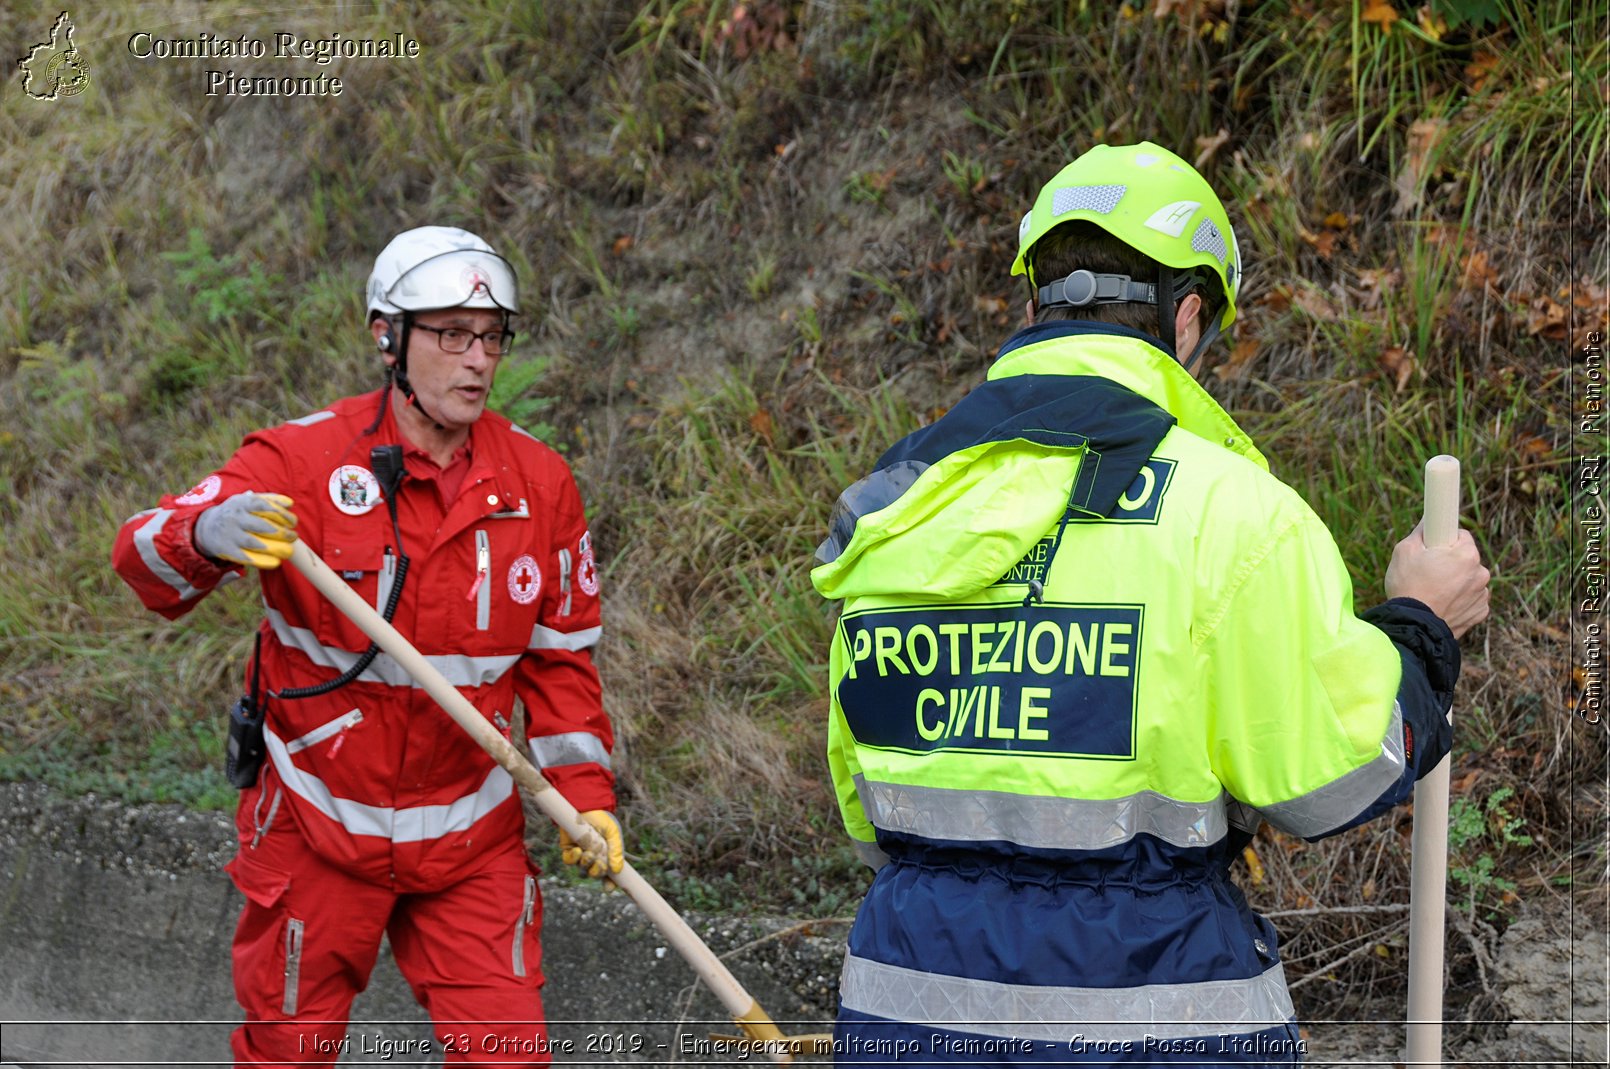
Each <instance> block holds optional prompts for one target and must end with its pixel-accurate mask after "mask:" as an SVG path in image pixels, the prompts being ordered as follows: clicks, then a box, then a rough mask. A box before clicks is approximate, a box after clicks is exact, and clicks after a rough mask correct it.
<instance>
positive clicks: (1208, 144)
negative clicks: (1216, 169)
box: [1195, 126, 1230, 171]
mask: <svg viewBox="0 0 1610 1069" xmlns="http://www.w3.org/2000/svg"><path fill="white" fill-rule="evenodd" d="M1229 140H1230V131H1229V130H1227V129H1225V128H1224V127H1222V126H1221V127H1219V132H1218V133H1216V134H1214V135H1213V136H1212V137H1199V138H1197V139H1196V148H1197V152H1196V160H1195V167H1196V169H1197V170H1199V171H1200V170H1201V169H1202V168H1203V166H1205V165H1206V164H1207V162H1208V161H1209V160H1211V159H1212V158H1213V157H1214V155H1215V154H1217V153H1218V151H1219V149H1221V148H1223V147H1224V146H1225V144H1226V143H1227V142H1228V141H1229Z"/></svg>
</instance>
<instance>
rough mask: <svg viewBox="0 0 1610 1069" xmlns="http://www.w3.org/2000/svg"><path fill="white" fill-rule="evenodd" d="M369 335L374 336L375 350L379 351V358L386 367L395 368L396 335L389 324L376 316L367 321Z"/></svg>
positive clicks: (383, 318)
mask: <svg viewBox="0 0 1610 1069" xmlns="http://www.w3.org/2000/svg"><path fill="white" fill-rule="evenodd" d="M369 333H370V334H371V335H373V336H374V339H375V348H377V349H379V350H380V358H381V359H382V360H384V361H385V362H386V366H387V367H393V366H395V365H396V363H397V352H396V345H397V335H396V334H395V333H393V332H392V329H391V323H390V322H388V321H387V320H386V318H385V317H384V316H376V317H375V318H373V319H371V320H370V321H369Z"/></svg>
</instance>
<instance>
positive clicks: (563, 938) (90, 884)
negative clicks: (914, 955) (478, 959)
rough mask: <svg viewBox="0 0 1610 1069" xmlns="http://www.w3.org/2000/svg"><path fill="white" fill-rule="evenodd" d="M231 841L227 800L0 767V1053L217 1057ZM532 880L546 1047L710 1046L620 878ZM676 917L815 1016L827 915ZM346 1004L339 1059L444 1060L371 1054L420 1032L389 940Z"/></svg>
mask: <svg viewBox="0 0 1610 1069" xmlns="http://www.w3.org/2000/svg"><path fill="white" fill-rule="evenodd" d="M233 852H234V830H233V827H232V825H231V824H230V822H229V821H228V819H226V818H225V817H223V816H222V815H217V814H201V815H198V814H195V813H186V812H185V811H183V810H181V809H179V808H177V807H172V806H134V807H130V806H125V805H123V804H120V803H113V802H108V801H105V800H101V799H96V798H94V797H86V798H78V799H71V800H68V799H63V798H60V797H58V796H55V795H53V794H51V793H50V792H48V791H47V790H45V789H44V788H41V787H38V786H34V785H26V784H0V879H3V880H4V890H3V892H0V1021H4V1022H5V1023H4V1026H3V1028H0V1061H4V1062H9V1063H15V1064H21V1065H27V1064H29V1063H30V1062H51V1063H54V1064H56V1065H61V1064H63V1063H66V1064H80V1065H90V1064H97V1063H107V1062H119V1063H123V1064H130V1063H133V1064H141V1063H144V1064H156V1063H161V1062H175V1061H182V1062H184V1063H185V1064H187V1065H211V1064H218V1065H227V1064H229V1063H228V1058H229V1040H228V1036H229V1032H230V1030H231V1029H232V1028H233V1027H234V1025H235V1023H236V1022H238V1021H239V1019H240V1011H239V1008H238V1006H237V1005H236V1004H235V999H234V994H233V988H232V986H231V983H230V975H229V941H230V936H231V934H232V932H233V930H234V924H235V919H236V916H237V914H238V912H239V908H240V901H241V899H240V896H239V893H238V892H237V891H236V890H235V889H234V887H233V885H232V884H231V883H230V881H229V879H228V877H227V876H225V875H224V874H223V873H222V871H221V866H222V865H223V864H224V863H225V862H226V861H228V860H229V858H230V857H231V856H232V855H233ZM543 891H544V894H545V896H546V901H545V905H544V911H545V923H544V929H543V966H544V971H545V972H546V974H547V977H548V984H547V987H546V988H545V989H544V991H543V997H544V1001H545V1003H546V1006H547V1012H548V1017H549V1020H550V1022H551V1033H552V1037H553V1039H554V1040H555V1041H556V1042H558V1041H565V1040H568V1041H571V1042H573V1043H574V1044H575V1050H574V1053H573V1054H569V1055H566V1054H565V1053H563V1052H558V1053H557V1054H556V1057H555V1062H556V1063H558V1064H564V1063H567V1062H570V1063H574V1062H593V1063H595V1064H596V1063H597V1062H600V1061H606V1062H607V1061H618V1062H648V1063H660V1064H673V1063H686V1062H693V1063H699V1062H711V1061H715V1060H717V1059H716V1057H715V1055H713V1054H712V1055H709V1056H699V1055H698V1054H697V1053H693V1052H689V1048H690V1047H691V1046H693V1045H694V1044H696V1043H698V1042H701V1041H703V1040H705V1039H706V1038H707V1037H708V1034H709V1033H710V1031H712V1029H716V1030H726V1031H729V1032H733V1031H736V1029H735V1028H734V1027H733V1026H732V1023H731V1020H730V1018H729V1017H728V1016H727V1015H726V1013H725V1012H724V1010H723V1009H722V1007H721V1006H720V1004H719V1003H718V1002H717V1001H716V1000H715V999H714V998H713V997H712V996H711V995H710V994H709V993H708V992H707V991H706V990H705V989H704V987H703V985H699V984H697V982H696V978H695V976H694V974H693V972H692V970H691V969H689V968H688V967H687V966H686V965H685V964H684V963H683V962H682V960H681V959H680V957H679V956H678V955H677V954H676V952H675V951H673V950H670V949H669V948H668V947H667V945H666V943H665V942H664V941H663V940H662V939H660V938H659V936H658V934H657V933H656V932H655V931H654V930H653V928H652V927H651V926H650V925H649V924H648V922H647V921H646V920H644V919H643V917H642V914H641V913H639V912H638V911H637V909H636V907H635V906H633V905H632V903H631V902H630V901H629V900H628V899H627V898H626V896H625V895H623V894H620V893H614V894H606V893H604V892H602V891H600V890H598V889H596V888H593V887H566V886H562V885H557V884H556V883H555V882H554V881H551V880H545V881H544V888H543ZM689 919H690V922H691V923H693V925H694V927H695V928H696V929H697V930H698V931H699V932H700V934H701V935H702V936H704V937H705V938H706V940H707V942H708V943H709V944H710V945H711V946H712V948H714V949H715V950H716V951H717V953H722V954H724V953H726V952H727V951H730V950H732V949H734V948H737V947H741V946H743V945H745V944H749V943H753V942H755V941H757V940H759V941H760V942H758V944H757V945H755V946H753V947H750V948H749V949H747V950H744V951H741V952H740V953H738V954H736V955H734V956H733V957H732V958H730V959H728V960H727V966H728V968H729V969H731V970H732V972H733V974H734V975H735V976H737V978H738V980H739V982H740V983H742V984H743V985H744V986H745V987H746V988H748V989H749V991H750V993H751V994H752V995H754V996H755V998H756V999H757V1000H758V1001H759V1002H760V1004H761V1006H762V1007H764V1008H765V1010H766V1011H767V1012H768V1013H769V1014H771V1016H772V1017H773V1018H774V1019H776V1020H778V1021H779V1023H782V1022H783V1021H784V1020H785V1019H792V1020H795V1021H799V1022H802V1023H798V1024H786V1023H785V1024H782V1027H783V1029H784V1031H786V1032H789V1033H791V1034H792V1033H799V1032H813V1031H827V1030H830V1026H829V1025H827V1024H825V1023H824V1022H825V1021H827V1020H829V1019H830V1015H831V1013H832V1000H833V993H834V992H835V991H836V989H837V976H838V965H839V960H840V957H841V956H842V953H843V949H842V947H843V944H842V938H843V929H842V926H838V925H832V924H828V925H825V926H820V927H821V929H822V931H823V932H824V933H825V934H807V933H804V932H799V931H794V930H791V929H790V926H789V925H787V924H784V923H780V922H764V921H754V922H748V921H733V920H724V921H720V922H716V921H711V920H709V919H707V918H705V919H701V918H697V917H693V918H689ZM779 933H781V934H779ZM353 1022H354V1023H353V1025H352V1027H351V1029H350V1030H349V1033H348V1037H349V1040H350V1044H349V1046H350V1053H348V1054H347V1055H346V1056H344V1057H343V1058H342V1061H341V1063H340V1064H342V1065H356V1064H370V1063H373V1064H390V1065H406V1064H425V1065H434V1064H439V1059H436V1058H429V1059H425V1060H423V1061H422V1060H421V1059H420V1056H419V1055H418V1054H417V1053H414V1054H396V1053H392V1055H391V1057H389V1058H388V1057H386V1056H385V1055H386V1054H387V1053H388V1046H387V1045H388V1044H391V1046H390V1048H389V1050H390V1051H391V1052H395V1051H397V1050H400V1049H404V1047H403V1046H402V1045H403V1044H407V1043H410V1042H411V1043H413V1044H414V1049H415V1050H416V1051H417V1050H418V1044H419V1043H420V1042H421V1041H424V1040H428V1039H430V1035H431V1033H430V1030H429V1028H428V1026H427V1025H426V1024H425V1017H424V1014H423V1011H421V1010H420V1008H419V1006H418V1005H417V1004H416V1003H415V1002H414V1000H413V997H412V995H411V994H410V993H409V991H408V989H407V986H406V985H405V984H404V983H403V980H402V977H401V976H400V975H399V974H398V972H397V968H396V965H395V964H394V963H393V962H392V961H391V958H390V953H389V950H387V951H383V952H382V960H381V961H380V962H379V964H378V965H377V966H376V967H375V972H374V977H373V980H372V982H371V984H370V988H369V990H368V991H366V992H364V993H363V994H362V995H361V996H360V997H359V999H358V1001H357V1003H356V1005H355V1006H354V1009H353ZM589 1044H591V1045H592V1046H593V1048H594V1049H592V1050H589V1049H588V1047H589ZM623 1047H624V1048H625V1049H622V1048H623ZM365 1048H367V1053H365Z"/></svg>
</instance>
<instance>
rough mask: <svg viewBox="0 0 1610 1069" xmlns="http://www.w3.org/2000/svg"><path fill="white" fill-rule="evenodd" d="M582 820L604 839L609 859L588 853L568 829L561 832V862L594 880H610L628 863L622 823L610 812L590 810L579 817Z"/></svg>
mask: <svg viewBox="0 0 1610 1069" xmlns="http://www.w3.org/2000/svg"><path fill="white" fill-rule="evenodd" d="M577 815H578V816H580V817H581V819H582V820H584V821H586V822H587V823H588V824H591V825H592V826H593V827H594V828H596V829H597V830H598V834H599V835H601V836H603V839H604V848H605V850H606V851H607V852H608V856H607V857H599V856H598V855H597V854H595V853H593V852H592V851H591V850H587V849H585V848H584V847H582V846H581V845H580V844H579V843H577V842H576V841H575V840H574V839H572V838H571V837H570V833H569V832H567V831H565V829H563V828H560V829H559V859H560V860H561V861H563V862H564V863H565V864H567V865H575V866H576V867H577V868H579V869H581V870H582V871H583V872H585V873H586V874H587V875H588V876H591V877H592V878H593V879H595V880H596V879H599V878H600V877H602V878H604V879H605V880H607V879H608V878H609V877H610V876H611V875H613V874H614V873H617V872H619V871H620V870H621V866H622V865H624V864H626V851H625V847H624V845H623V844H622V841H621V825H620V821H618V820H616V819H615V815H614V814H613V813H611V812H610V811H609V810H607V809H589V810H587V812H585V813H579V814H577Z"/></svg>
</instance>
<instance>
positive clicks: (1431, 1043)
mask: <svg viewBox="0 0 1610 1069" xmlns="http://www.w3.org/2000/svg"><path fill="white" fill-rule="evenodd" d="M1458 536H1459V461H1458V460H1456V459H1455V458H1453V457H1451V456H1448V455H1447V454H1442V455H1440V456H1434V457H1432V458H1431V459H1430V460H1428V461H1426V505H1425V518H1424V521H1423V522H1422V524H1421V528H1420V538H1421V540H1422V541H1424V542H1425V544H1426V546H1427V548H1436V547H1439V546H1450V545H1452V544H1453V542H1454V539H1455V538H1457V537H1458ZM1451 715H1452V714H1451V713H1450V716H1451ZM1452 762H1453V755H1452V754H1449V755H1448V756H1447V757H1444V758H1443V759H1442V761H1441V763H1439V764H1438V765H1437V767H1436V768H1434V769H1432V770H1431V772H1430V773H1428V774H1427V775H1426V777H1425V778H1424V779H1422V780H1420V782H1418V783H1416V784H1415V785H1414V837H1413V840H1412V844H1411V848H1410V851H1411V859H1410V869H1409V1020H1408V1052H1407V1053H1408V1064H1410V1065H1431V1066H1441V1065H1442V955H1443V951H1442V940H1443V929H1444V924H1445V922H1446V915H1447V904H1448V903H1447V891H1448V770H1449V766H1450V765H1451V764H1452Z"/></svg>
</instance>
